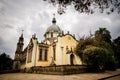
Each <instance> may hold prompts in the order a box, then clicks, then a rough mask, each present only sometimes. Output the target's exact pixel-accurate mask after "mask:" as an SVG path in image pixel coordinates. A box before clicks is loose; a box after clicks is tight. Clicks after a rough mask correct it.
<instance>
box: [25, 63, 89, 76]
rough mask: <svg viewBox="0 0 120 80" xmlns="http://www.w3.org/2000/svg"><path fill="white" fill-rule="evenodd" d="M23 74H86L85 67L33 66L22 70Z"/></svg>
mask: <svg viewBox="0 0 120 80" xmlns="http://www.w3.org/2000/svg"><path fill="white" fill-rule="evenodd" d="M24 72H31V73H40V74H61V75H68V74H79V73H84V72H87V67H86V66H84V65H57V66H47V67H41V66H35V67H31V68H30V69H29V70H27V69H26V70H24Z"/></svg>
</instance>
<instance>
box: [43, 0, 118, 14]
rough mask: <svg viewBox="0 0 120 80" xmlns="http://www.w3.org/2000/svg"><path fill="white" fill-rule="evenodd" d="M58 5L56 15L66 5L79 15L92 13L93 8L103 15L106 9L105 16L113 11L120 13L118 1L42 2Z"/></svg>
mask: <svg viewBox="0 0 120 80" xmlns="http://www.w3.org/2000/svg"><path fill="white" fill-rule="evenodd" d="M43 1H48V2H49V3H52V4H53V5H56V4H58V5H59V6H58V13H59V14H63V13H64V12H65V9H64V8H66V7H67V6H68V5H73V6H74V9H75V10H76V11H78V12H80V13H83V12H85V13H91V14H92V13H94V12H95V8H97V9H99V10H100V12H101V13H103V12H104V11H105V10H106V9H107V12H106V13H107V14H110V13H112V12H114V11H117V12H118V13H120V0H43Z"/></svg>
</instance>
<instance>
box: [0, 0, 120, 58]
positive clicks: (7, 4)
mask: <svg viewBox="0 0 120 80" xmlns="http://www.w3.org/2000/svg"><path fill="white" fill-rule="evenodd" d="M53 13H56V15H55V17H56V20H57V25H58V26H59V27H60V28H61V29H62V30H64V33H66V32H67V31H70V33H71V34H75V35H76V37H77V38H78V37H79V36H80V37H82V36H83V35H86V36H88V35H89V31H91V32H92V33H94V31H95V30H97V29H98V28H99V27H106V28H107V29H108V30H109V31H110V32H111V35H112V38H113V39H114V38H117V37H118V36H119V35H120V28H119V27H120V16H119V14H117V13H116V12H114V13H112V14H111V15H107V14H105V13H103V14H101V13H97V12H96V13H94V14H91V15H87V14H84V13H78V12H76V11H75V10H74V8H73V7H72V6H68V7H67V9H66V13H65V14H63V15H58V14H57V8H56V7H54V6H53V5H52V4H49V3H48V2H44V1H43V0H0V53H2V52H6V53H8V54H10V55H11V57H12V58H13V57H14V52H15V49H16V44H17V42H18V39H19V36H20V35H21V30H24V47H26V46H27V44H28V43H29V41H30V38H31V37H32V35H33V34H34V33H36V35H37V38H38V40H39V42H41V41H42V40H44V37H43V34H44V33H45V31H46V29H47V28H48V27H49V26H50V25H51V24H52V22H51V21H52V18H53ZM78 35H79V36H78Z"/></svg>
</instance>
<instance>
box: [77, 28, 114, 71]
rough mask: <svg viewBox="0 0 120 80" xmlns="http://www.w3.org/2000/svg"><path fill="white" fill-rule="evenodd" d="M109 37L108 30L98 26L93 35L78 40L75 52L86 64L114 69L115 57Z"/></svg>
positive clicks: (97, 67)
mask: <svg viewBox="0 0 120 80" xmlns="http://www.w3.org/2000/svg"><path fill="white" fill-rule="evenodd" d="M104 32H105V34H104ZM110 39H111V36H110V32H109V31H108V30H106V29H105V28H99V30H97V31H95V37H92V38H86V39H84V40H80V41H79V43H78V45H77V47H76V54H77V55H79V56H80V58H81V59H82V61H83V63H86V64H87V65H88V66H95V67H96V69H104V68H106V69H109V70H112V69H115V57H114V51H113V49H112V46H111V40H110Z"/></svg>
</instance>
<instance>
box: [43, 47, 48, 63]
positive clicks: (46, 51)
mask: <svg viewBox="0 0 120 80" xmlns="http://www.w3.org/2000/svg"><path fill="white" fill-rule="evenodd" d="M47 55H48V50H47V49H45V58H44V59H45V61H47Z"/></svg>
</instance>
